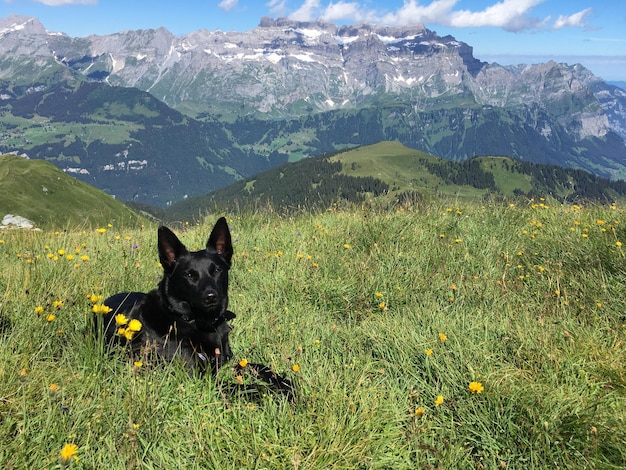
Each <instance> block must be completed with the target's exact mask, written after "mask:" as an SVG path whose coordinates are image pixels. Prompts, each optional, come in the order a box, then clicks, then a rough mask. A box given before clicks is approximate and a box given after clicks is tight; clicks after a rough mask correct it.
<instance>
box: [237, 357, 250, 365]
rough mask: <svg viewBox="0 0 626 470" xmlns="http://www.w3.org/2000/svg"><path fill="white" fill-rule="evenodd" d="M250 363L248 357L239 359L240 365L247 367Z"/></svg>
mask: <svg viewBox="0 0 626 470" xmlns="http://www.w3.org/2000/svg"><path fill="white" fill-rule="evenodd" d="M247 365H248V359H246V358H245V357H244V358H243V359H242V360H241V361H239V367H246V366H247Z"/></svg>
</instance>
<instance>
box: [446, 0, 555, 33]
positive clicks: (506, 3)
mask: <svg viewBox="0 0 626 470" xmlns="http://www.w3.org/2000/svg"><path fill="white" fill-rule="evenodd" d="M543 1H544V0H503V1H501V2H498V3H496V4H494V5H492V6H490V7H487V8H485V9H484V10H483V11H477V12H472V11H469V10H461V11H455V12H453V14H452V16H451V18H450V23H449V25H450V26H455V27H481V26H495V27H499V28H502V29H505V30H507V31H522V30H524V29H532V28H535V27H537V26H538V25H539V24H541V23H542V20H540V19H538V18H533V17H530V16H529V13H530V11H531V10H532V9H533V8H534V7H535V6H537V5H538V4H540V3H542V2H543Z"/></svg>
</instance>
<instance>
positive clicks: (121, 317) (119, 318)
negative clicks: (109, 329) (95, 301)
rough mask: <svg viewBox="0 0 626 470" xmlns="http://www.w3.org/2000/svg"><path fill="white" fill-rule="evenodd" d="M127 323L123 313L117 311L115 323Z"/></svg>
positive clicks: (122, 324) (121, 324) (120, 324)
mask: <svg viewBox="0 0 626 470" xmlns="http://www.w3.org/2000/svg"><path fill="white" fill-rule="evenodd" d="M94 309H95V305H94ZM127 323H128V318H126V315H124V314H123V313H118V314H117V315H115V324H116V325H119V326H124V325H126V324H127Z"/></svg>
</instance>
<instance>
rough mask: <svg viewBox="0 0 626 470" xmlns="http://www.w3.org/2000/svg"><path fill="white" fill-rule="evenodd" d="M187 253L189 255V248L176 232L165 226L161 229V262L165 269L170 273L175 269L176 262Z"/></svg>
mask: <svg viewBox="0 0 626 470" xmlns="http://www.w3.org/2000/svg"><path fill="white" fill-rule="evenodd" d="M185 253H188V251H187V248H185V245H183V244H182V243H181V242H180V240H179V239H178V237H177V236H176V235H174V232H172V231H171V230H170V229H169V228H167V227H165V226H161V227H159V260H160V261H161V266H163V269H164V270H165V271H166V272H170V271H171V270H172V269H174V265H175V264H176V260H178V258H180V257H181V256H182V255H184V254H185Z"/></svg>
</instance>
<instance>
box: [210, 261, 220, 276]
mask: <svg viewBox="0 0 626 470" xmlns="http://www.w3.org/2000/svg"><path fill="white" fill-rule="evenodd" d="M221 270H222V269H221V268H220V267H219V266H217V265H215V264H212V265H211V266H210V267H209V274H210V275H211V276H214V275H215V274H216V273H219V272H220V271H221Z"/></svg>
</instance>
